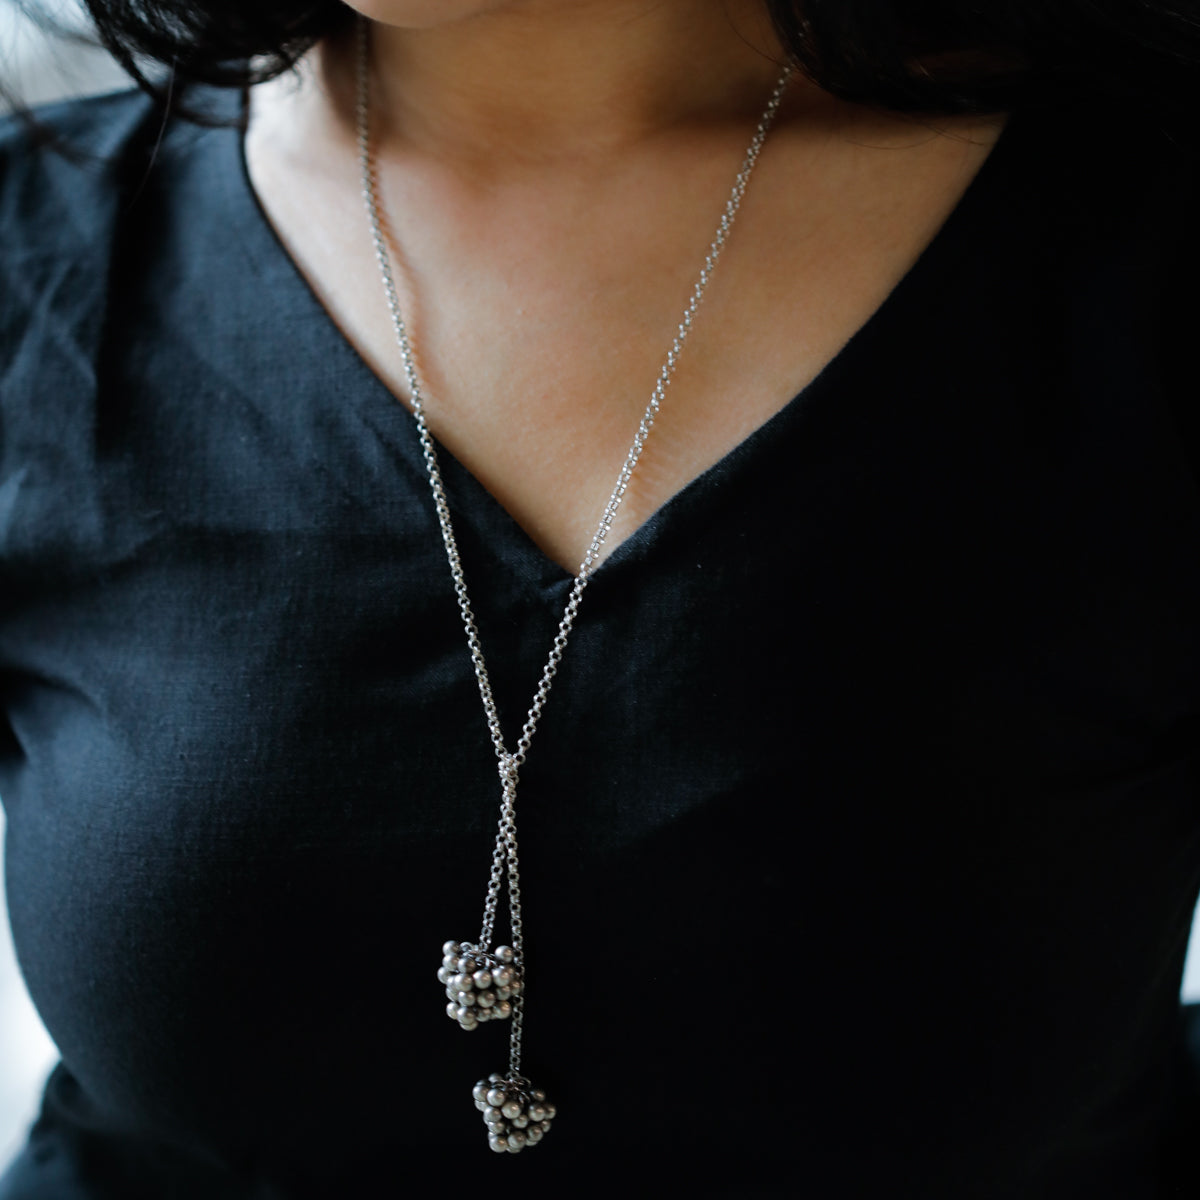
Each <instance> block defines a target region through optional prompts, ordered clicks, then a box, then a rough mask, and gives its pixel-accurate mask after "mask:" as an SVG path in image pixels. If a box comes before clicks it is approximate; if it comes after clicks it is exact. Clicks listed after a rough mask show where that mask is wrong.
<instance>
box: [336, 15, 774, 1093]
mask: <svg viewBox="0 0 1200 1200" xmlns="http://www.w3.org/2000/svg"><path fill="white" fill-rule="evenodd" d="M357 26H358V28H357V49H358V56H357V68H358V69H357V84H358V88H357V93H358V94H357V128H358V149H359V162H360V166H361V170H362V187H363V200H364V202H365V204H366V207H367V213H368V215H369V217H370V222H371V236H372V240H373V243H374V247H375V257H376V259H377V260H378V262H379V270H380V274H381V276H382V279H383V286H384V292H385V294H386V297H387V304H388V309H389V311H390V313H391V317H392V325H393V328H394V330H395V334H396V340H397V342H398V344H399V346H400V357H401V361H402V362H403V364H404V373H405V375H406V377H407V382H408V389H409V398H410V403H411V406H412V412H413V416H414V417H415V418H416V422H417V429H418V431H419V434H420V442H421V449H422V453H423V456H424V459H425V467H426V470H427V472H428V475H429V485H430V488H431V490H432V492H433V499H434V505H435V508H436V509H437V517H438V524H439V525H440V526H441V531H442V541H443V542H444V543H445V547H446V557H447V559H448V560H449V564H450V574H451V576H452V578H453V580H454V592H455V595H456V597H457V599H458V608H459V612H460V614H461V616H462V622H463V629H464V630H465V632H466V635H467V644H468V646H469V648H470V651H471V661H472V663H473V664H474V668H475V678H476V680H477V681H478V685H479V695H480V698H481V699H482V701H483V709H484V713H485V715H486V717H487V725H488V730H489V732H490V733H491V738H492V745H493V746H494V747H495V751H496V759H497V764H498V767H499V773H500V786H501V792H502V803H501V807H500V822H499V828H498V830H497V834H496V844H495V848H494V850H493V854H492V867H491V875H490V877H489V881H488V891H487V901H486V903H485V906H484V916H483V929H482V932H481V934H480V938H479V945H480V946H481V947H487V946H488V945H490V943H491V938H492V931H493V927H494V924H495V919H496V910H497V907H498V905H499V899H500V887H501V883H502V881H503V878H504V874H505V870H504V868H505V865H506V864H507V868H508V870H507V875H508V910H509V924H510V926H511V929H512V947H513V951H514V953H515V961H516V963H517V964H518V966H520V967H521V968H523V967H524V962H525V956H524V937H523V930H522V922H521V890H520V874H519V870H518V858H517V825H516V794H517V779H518V775H519V773H520V769H521V767H522V766H523V765H524V763H525V757H526V755H527V754H528V752H529V746H530V743H531V742H532V741H533V734H534V731H535V730H536V728H537V724H538V720H539V719H540V718H541V715H542V708H543V706H544V705H545V703H546V697H547V696H548V695H549V694H550V687H551V685H552V683H553V681H554V676H555V674H556V672H557V671H558V666H559V663H560V662H561V660H562V656H563V653H564V651H565V650H566V647H567V638H568V636H569V635H570V632H571V627H572V626H573V625H574V623H575V617H576V614H577V613H578V612H579V605H580V601H581V599H582V597H583V592H584V589H585V588H586V587H587V585H588V581H589V580H590V578H591V575H592V572H593V570H594V569H595V567H596V564H597V561H598V559H599V555H600V549H601V547H602V546H603V545H604V542H605V540H606V539H607V537H608V534H609V532H610V530H611V529H612V525H613V520H614V519H615V517H616V514H617V509H618V508H619V507H620V504H621V501H622V500H623V499H624V498H625V492H626V489H627V488H628V486H629V479H630V476H631V475H632V474H633V470H634V468H635V467H636V465H637V462H638V459H639V458H640V457H641V454H642V449H643V447H644V446H645V444H646V439H647V437H648V436H649V434H650V430H651V427H652V426H653V424H654V420H655V418H656V417H657V416H658V411H659V407H660V406H661V404H662V401H663V399H664V397H665V395H666V391H667V388H668V387H669V386H670V383H671V379H672V377H673V375H674V373H675V367H676V364H677V363H678V361H679V356H680V354H681V353H682V351H683V346H684V343H685V342H686V341H687V338H688V335H689V334H690V332H691V330H692V324H693V321H694V319H695V316H696V311H697V309H698V308H699V307H700V301H701V300H702V299H703V297H704V292H705V289H706V288H707V287H708V284H709V281H710V280H711V278H712V274H713V271H714V269H715V268H716V265H717V260H718V258H719V257H720V255H721V251H722V250H723V249H724V247H725V243H726V241H727V239H728V237H729V233H730V230H731V229H732V228H733V222H734V219H735V217H736V216H737V212H738V208H739V207H740V205H741V202H742V197H743V195H744V194H745V191H746V185H747V184H748V183H749V181H750V174H751V172H752V171H753V169H754V164H755V162H756V161H757V159H758V155H759V151H760V150H761V149H762V146H763V142H764V141H765V140H766V136H767V131H768V130H769V129H770V127H771V123H772V122H773V120H774V118H775V114H776V112H777V111H778V109H779V105H780V102H781V101H782V99H783V94H784V91H785V89H786V87H787V84H788V80H789V77H790V75H791V68H790V67H788V68H785V69H784V71H783V72H782V73H781V74H780V76H779V79H778V81H777V82H776V84H775V90H774V91H773V92H772V93H771V98H770V100H769V102H768V104H767V107H766V109H765V110H764V112H763V115H762V118H761V120H760V121H759V123H758V126H757V128H756V129H755V131H754V136H753V138H752V139H751V142H750V145H749V147H748V148H747V150H746V154H745V158H744V159H743V161H742V166H741V169H740V170H739V171H738V174H737V178H736V179H735V181H734V185H733V188H732V190H731V191H730V194H729V199H728V201H727V202H726V205H725V210H724V212H723V213H722V214H721V220H720V224H719V225H718V227H717V232H716V236H715V237H714V238H713V240H712V243H711V245H710V246H709V248H708V253H707V254H706V255H705V258H704V267H703V269H702V270H701V271H700V275H699V277H698V279H697V280H696V283H695V286H694V287H693V289H692V295H691V299H690V301H689V303H688V306H687V309H686V310H685V312H684V314H683V319H682V321H681V322H680V324H679V328H678V330H677V331H676V333H675V337H674V339H673V341H672V343H671V348H670V350H669V351H668V352H667V357H666V360H665V362H664V363H663V366H662V370H661V371H660V372H659V376H658V380H657V382H656V384H655V386H654V392H653V394H652V395H651V397H650V402H649V404H648V405H647V406H646V411H645V412H644V413H643V414H642V418H641V421H640V422H639V423H638V428H637V433H636V435H635V437H634V439H633V444H632V445H631V446H630V448H629V453H628V454H627V455H626V457H625V462H624V464H623V465H622V467H621V471H620V474H619V475H618V476H617V482H616V484H615V485H614V487H613V490H612V494H611V495H610V496H609V498H608V503H607V504H606V505H605V507H604V513H603V515H602V516H601V518H600V523H599V525H598V526H597V527H596V532H595V533H594V534H593V535H592V540H591V543H590V544H589V546H588V549H587V554H586V555H585V556H584V559H583V562H582V563H581V564H580V566H579V571H578V573H577V574H576V576H575V582H574V585H573V586H572V588H571V592H570V595H569V596H568V598H567V603H566V607H565V608H564V610H563V615H562V620H561V621H560V622H559V626H558V631H557V632H556V633H555V635H554V642H553V645H552V646H551V649H550V655H549V657H548V658H547V660H546V665H545V666H544V667H543V668H542V675H541V678H540V680H539V681H538V685H537V690H536V691H535V693H534V697H533V703H532V704H531V705H530V708H529V712H528V714H527V716H526V718H525V724H524V725H523V726H522V729H521V736H520V738H519V740H518V741H517V744H516V748H515V749H514V750H513V751H512V752H511V753H510V752H509V751H508V748H507V746H506V744H505V741H504V735H503V733H502V732H501V728H500V716H499V712H498V711H497V708H496V701H495V698H494V696H493V694H492V685H491V681H490V680H489V678H488V672H487V666H486V664H485V663H484V658H483V647H482V645H481V643H480V639H479V630H478V629H477V627H476V624H475V614H474V612H473V611H472V609H471V602H470V599H469V597H468V595H467V583H466V577H465V575H464V572H463V566H462V560H461V558H460V557H459V553H458V544H457V542H456V540H455V537H454V529H453V526H452V525H451V522H450V509H449V505H448V503H447V500H446V489H445V486H444V484H443V482H442V474H441V470H440V469H439V467H438V461H437V452H436V450H435V448H434V441H433V438H432V436H431V435H430V432H429V425H428V423H427V422H426V419H425V404H424V397H423V395H422V390H421V386H420V381H419V379H418V375H417V369H416V363H415V361H414V357H413V352H412V346H411V342H410V339H409V335H408V328H407V326H406V325H405V323H404V318H403V316H402V315H401V312H400V302H399V299H398V297H397V293H396V285H395V282H394V280H393V277H392V269H391V262H390V258H389V255H388V249H387V242H386V240H385V238H384V234H383V228H382V223H381V220H380V201H379V195H378V180H377V177H376V172H375V167H374V160H373V157H372V154H371V144H370V125H369V104H368V84H369V61H368V60H369V54H368V51H369V45H368V33H369V23H368V21H367V20H366V19H365V18H364V17H362V16H359V18H358V22H357ZM524 1001H525V993H524V990H522V991H521V992H519V993H518V994H517V995H516V996H515V997H514V999H513V1010H512V1028H511V1036H510V1049H509V1076H510V1078H520V1077H521V1076H520V1066H521V1031H522V1023H523V1022H522V1018H523V1012H524Z"/></svg>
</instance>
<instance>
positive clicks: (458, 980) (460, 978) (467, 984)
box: [450, 971, 475, 992]
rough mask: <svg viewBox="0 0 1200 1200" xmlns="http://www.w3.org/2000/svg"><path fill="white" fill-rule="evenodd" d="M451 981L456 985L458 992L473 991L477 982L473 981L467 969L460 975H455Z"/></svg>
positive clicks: (455, 988)
mask: <svg viewBox="0 0 1200 1200" xmlns="http://www.w3.org/2000/svg"><path fill="white" fill-rule="evenodd" d="M450 982H451V983H452V984H453V985H454V990H455V991H457V992H473V991H474V990H475V984H474V983H473V982H472V980H471V977H470V975H468V974H467V973H466V972H465V971H464V972H462V973H461V974H459V975H455V976H454V978H453V979H451V980H450Z"/></svg>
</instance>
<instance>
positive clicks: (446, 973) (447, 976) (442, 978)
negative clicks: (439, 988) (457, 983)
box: [438, 966, 454, 985]
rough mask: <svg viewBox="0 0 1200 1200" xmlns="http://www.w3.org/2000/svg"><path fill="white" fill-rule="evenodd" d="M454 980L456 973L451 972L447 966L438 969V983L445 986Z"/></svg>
mask: <svg viewBox="0 0 1200 1200" xmlns="http://www.w3.org/2000/svg"><path fill="white" fill-rule="evenodd" d="M453 978H454V972H453V971H451V970H450V968H449V967H446V966H441V967H438V983H440V984H443V985H444V984H447V983H449V982H450V980H451V979H453Z"/></svg>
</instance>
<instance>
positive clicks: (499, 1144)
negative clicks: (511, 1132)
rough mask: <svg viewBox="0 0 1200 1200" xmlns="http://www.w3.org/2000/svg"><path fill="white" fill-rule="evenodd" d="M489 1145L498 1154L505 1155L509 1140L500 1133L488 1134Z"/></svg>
mask: <svg viewBox="0 0 1200 1200" xmlns="http://www.w3.org/2000/svg"><path fill="white" fill-rule="evenodd" d="M488 1145H489V1146H490V1147H491V1148H492V1149H493V1150H494V1151H495V1152H496V1153H497V1154H503V1153H504V1152H505V1151H506V1150H507V1149H508V1139H507V1138H504V1137H501V1136H500V1134H498V1133H489V1134H488Z"/></svg>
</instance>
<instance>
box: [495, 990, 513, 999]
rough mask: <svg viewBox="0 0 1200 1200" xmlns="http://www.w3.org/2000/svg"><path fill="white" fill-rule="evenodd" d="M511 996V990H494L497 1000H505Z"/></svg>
mask: <svg viewBox="0 0 1200 1200" xmlns="http://www.w3.org/2000/svg"><path fill="white" fill-rule="evenodd" d="M511 995H512V989H511V988H497V989H496V999H497V1000H507V999H508V998H509V996H511Z"/></svg>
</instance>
